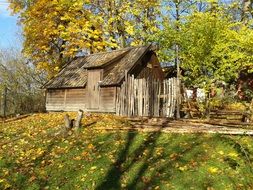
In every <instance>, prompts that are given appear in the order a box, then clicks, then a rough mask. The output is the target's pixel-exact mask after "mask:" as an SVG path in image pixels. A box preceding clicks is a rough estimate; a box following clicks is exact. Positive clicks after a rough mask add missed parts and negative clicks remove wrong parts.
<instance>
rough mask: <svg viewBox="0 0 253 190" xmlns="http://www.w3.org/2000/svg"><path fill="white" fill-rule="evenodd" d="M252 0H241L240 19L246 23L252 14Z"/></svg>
mask: <svg viewBox="0 0 253 190" xmlns="http://www.w3.org/2000/svg"><path fill="white" fill-rule="evenodd" d="M252 3H253V2H252V0H243V7H242V15H241V17H242V18H241V20H242V21H243V22H244V23H245V24H246V23H247V22H248V21H249V19H250V16H252V12H251V11H252Z"/></svg>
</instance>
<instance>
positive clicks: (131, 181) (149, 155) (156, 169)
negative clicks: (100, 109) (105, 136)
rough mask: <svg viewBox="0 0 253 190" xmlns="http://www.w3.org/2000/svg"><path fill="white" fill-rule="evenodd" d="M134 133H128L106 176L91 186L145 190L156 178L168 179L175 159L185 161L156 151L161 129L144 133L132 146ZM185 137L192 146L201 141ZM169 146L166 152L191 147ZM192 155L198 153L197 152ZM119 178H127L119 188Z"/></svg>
mask: <svg viewBox="0 0 253 190" xmlns="http://www.w3.org/2000/svg"><path fill="white" fill-rule="evenodd" d="M137 135H139V133H138V132H128V134H127V140H126V143H125V146H124V147H123V149H121V151H120V153H119V154H118V157H117V160H116V162H115V163H114V164H112V165H111V168H110V169H109V170H108V172H107V174H106V176H105V177H104V179H103V180H101V181H102V182H101V183H100V184H98V185H97V187H96V188H95V189H96V190H104V189H108V190H109V189H148V188H149V187H152V186H153V185H154V184H157V183H158V184H159V180H163V179H164V178H166V179H168V178H170V177H171V176H172V175H173V171H170V168H172V167H173V165H175V163H176V162H179V163H184V162H188V160H184V158H183V157H179V158H178V159H175V160H171V159H170V158H169V156H168V155H165V154H161V153H159V146H160V145H159V138H160V136H161V135H162V132H160V131H157V132H150V133H148V134H146V135H147V136H146V137H145V138H144V139H143V140H142V141H141V142H140V143H139V144H138V145H137V146H136V142H134V141H136V140H138V137H137ZM175 137H176V135H175ZM170 140H171V138H170ZM186 140H188V141H196V145H199V144H201V143H202V140H200V139H199V138H198V137H197V136H191V137H189V138H186ZM168 143H169V142H168ZM163 145H164V144H163ZM160 148H161V147H160ZM163 148H164V147H163ZM170 148H171V150H170V152H176V153H178V154H187V153H188V152H191V150H192V147H189V148H185V149H179V148H178V145H177V144H174V145H172V146H171V147H170ZM195 154H198V152H196V153H195ZM193 156H194V155H193ZM161 160H164V163H163V164H161V163H160V161H161ZM158 163H159V164H158ZM151 169H153V170H151ZM133 171H134V172H133ZM162 173H166V175H163V176H161V174H162ZM147 174H148V176H147ZM129 175H130V176H129ZM123 176H124V177H123ZM126 176H127V178H126ZM123 178H126V179H124V180H127V181H125V183H126V184H124V185H123V187H122V184H123V183H124V180H123Z"/></svg>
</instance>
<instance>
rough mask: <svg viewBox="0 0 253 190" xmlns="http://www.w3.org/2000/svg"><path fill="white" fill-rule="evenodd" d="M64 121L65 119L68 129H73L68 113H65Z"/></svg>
mask: <svg viewBox="0 0 253 190" xmlns="http://www.w3.org/2000/svg"><path fill="white" fill-rule="evenodd" d="M64 121H65V128H66V129H71V127H72V126H71V121H70V119H69V115H68V114H66V115H64Z"/></svg>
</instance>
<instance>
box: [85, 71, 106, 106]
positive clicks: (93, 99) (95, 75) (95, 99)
mask: <svg viewBox="0 0 253 190" xmlns="http://www.w3.org/2000/svg"><path fill="white" fill-rule="evenodd" d="M101 74H102V71H101V70H88V81H87V89H88V97H87V103H88V109H94V110H97V109H99V86H98V83H99V81H100V80H101Z"/></svg>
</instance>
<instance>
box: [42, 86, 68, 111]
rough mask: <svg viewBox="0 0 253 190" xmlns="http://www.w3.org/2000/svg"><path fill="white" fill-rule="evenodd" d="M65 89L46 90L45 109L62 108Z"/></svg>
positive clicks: (55, 109) (58, 109) (57, 109)
mask: <svg viewBox="0 0 253 190" xmlns="http://www.w3.org/2000/svg"><path fill="white" fill-rule="evenodd" d="M64 96H65V89H57V90H48V91H47V99H46V110H50V111H60V110H64Z"/></svg>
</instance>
